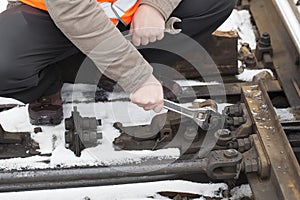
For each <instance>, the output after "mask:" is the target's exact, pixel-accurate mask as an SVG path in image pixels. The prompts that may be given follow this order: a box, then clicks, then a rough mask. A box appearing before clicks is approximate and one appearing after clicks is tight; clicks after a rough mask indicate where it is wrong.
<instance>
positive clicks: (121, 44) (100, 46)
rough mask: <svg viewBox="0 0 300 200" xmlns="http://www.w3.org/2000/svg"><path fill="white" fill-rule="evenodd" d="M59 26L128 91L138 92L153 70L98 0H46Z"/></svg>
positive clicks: (98, 65)
mask: <svg viewBox="0 0 300 200" xmlns="http://www.w3.org/2000/svg"><path fill="white" fill-rule="evenodd" d="M45 3H46V6H47V9H48V12H49V14H50V16H51V18H52V19H53V21H54V23H55V24H56V26H57V27H58V28H59V29H60V30H61V31H62V32H63V33H64V35H65V36H66V37H67V38H68V39H69V40H70V41H71V42H72V43H73V44H74V45H75V46H76V47H77V48H78V49H80V50H81V51H82V52H83V53H84V54H86V55H87V56H89V57H90V58H91V60H92V61H93V62H94V63H95V64H96V65H97V67H98V68H99V70H100V71H101V72H102V73H103V74H105V75H106V76H108V77H109V78H111V79H113V80H116V81H118V84H119V85H120V86H122V87H123V89H124V90H125V91H126V92H128V93H131V92H134V91H135V90H137V89H138V88H139V87H140V86H141V85H142V84H143V83H144V82H145V81H146V80H147V79H148V78H149V76H150V75H151V73H152V67H151V66H150V64H149V63H148V62H146V61H145V60H144V58H143V57H142V55H140V53H139V52H138V51H137V50H136V48H135V47H134V46H133V45H132V44H131V43H130V42H129V41H127V40H126V39H125V38H124V37H123V35H122V34H121V33H120V31H119V30H118V29H117V28H116V27H115V26H114V24H113V23H111V21H110V20H109V18H108V17H107V16H106V14H105V12H104V11H103V10H102V8H101V7H100V6H99V4H98V3H97V1H96V0H84V1H83V0H45Z"/></svg>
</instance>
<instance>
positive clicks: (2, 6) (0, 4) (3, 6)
mask: <svg viewBox="0 0 300 200" xmlns="http://www.w3.org/2000/svg"><path fill="white" fill-rule="evenodd" d="M6 6H7V1H6V0H1V2H0V13H1V12H2V11H4V10H5V9H6Z"/></svg>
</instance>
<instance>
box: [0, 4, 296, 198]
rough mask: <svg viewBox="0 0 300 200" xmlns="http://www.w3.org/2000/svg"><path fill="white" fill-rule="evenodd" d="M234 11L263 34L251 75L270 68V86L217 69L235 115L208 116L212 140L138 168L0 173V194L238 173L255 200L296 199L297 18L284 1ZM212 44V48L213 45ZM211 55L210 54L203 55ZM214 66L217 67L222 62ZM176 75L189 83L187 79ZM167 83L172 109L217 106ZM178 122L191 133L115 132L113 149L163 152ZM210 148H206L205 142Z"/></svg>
mask: <svg viewBox="0 0 300 200" xmlns="http://www.w3.org/2000/svg"><path fill="white" fill-rule="evenodd" d="M237 7H238V8H241V9H248V10H249V11H250V12H251V15H252V20H253V23H254V25H255V27H256V31H257V36H262V35H264V34H263V33H268V34H269V35H270V40H271V46H268V47H264V48H261V49H259V48H257V49H256V51H255V52H253V54H254V55H255V57H256V60H257V65H255V67H254V68H268V69H271V70H272V71H273V73H274V75H275V79H269V78H266V76H263V78H258V79H256V80H253V81H252V82H241V81H239V80H237V79H236V78H235V77H234V75H235V74H237V73H238V70H237V65H235V62H232V63H230V64H228V65H227V66H220V65H219V66H218V67H219V69H221V71H223V72H224V73H223V74H222V78H223V80H224V91H225V93H226V100H227V102H229V103H233V104H236V103H240V104H239V105H242V106H241V107H242V111H241V110H240V111H239V113H238V112H237V111H236V107H235V108H228V110H230V109H232V110H234V111H232V112H233V113H234V114H232V113H231V114H230V111H229V114H228V113H226V112H223V113H222V114H220V115H217V116H214V115H212V116H211V118H210V119H209V123H210V125H211V126H210V127H214V128H215V129H214V128H212V129H211V130H210V131H211V132H212V133H213V134H212V135H213V136H212V137H208V140H206V139H205V138H206V137H203V138H202V135H203V134H204V133H206V134H208V133H209V131H208V132H205V131H203V130H198V129H196V132H197V135H199V137H197V139H195V137H196V136H195V135H193V136H192V141H189V143H188V145H189V147H188V148H187V149H185V151H184V153H182V154H181V158H180V159H179V160H163V161H162V160H156V159H149V160H145V161H143V162H141V163H140V164H139V165H122V166H117V165H116V166H105V167H103V166H94V167H88V166H86V167H85V166H82V167H77V168H76V167H73V168H58V169H40V170H26V169H25V170H12V171H1V172H0V191H1V192H7V191H23V190H38V189H55V188H70V187H81V186H96V185H97V186H98V185H112V184H123V183H135V182H147V181H155V180H170V179H176V178H178V177H188V176H190V175H192V176H199V177H202V176H205V177H206V178H207V179H208V180H214V181H216V180H217V181H228V182H232V180H234V181H236V180H239V178H240V175H241V174H245V175H246V178H247V182H248V183H249V184H250V186H251V189H252V191H253V195H254V198H255V199H258V200H260V199H274V200H277V199H278V200H279V199H300V168H299V158H300V156H299V153H300V135H299V134H300V121H299V119H300V116H299V114H298V112H299V111H298V110H299V106H300V93H299V91H300V86H299V84H300V72H299V68H300V67H299V63H300V61H299V59H300V53H299V52H300V48H299V47H300V39H299V37H300V35H299V34H297V33H299V27H297V26H295V20H296V21H298V25H299V22H300V18H299V12H298V10H297V8H296V5H295V3H294V2H293V1H292V0H287V1H280V0H251V1H248V0H240V1H238V5H237ZM288 13H289V14H288ZM296 25H297V24H296ZM217 37H218V36H217ZM235 39H237V38H235ZM216 41H217V42H218V39H216ZM225 43H226V44H227V45H228V44H231V45H236V40H235V41H234V40H233V39H232V40H229V41H228V40H227V39H226V41H225ZM214 50H216V49H212V50H211V51H212V52H214ZM258 52H260V53H258ZM235 53H236V54H237V53H238V52H235ZM233 55H234V54H233ZM217 56H219V55H217ZM225 56H228V55H225ZM214 58H216V57H214ZM217 59H220V60H221V61H222V56H221V58H217ZM182 66H183V68H184V70H185V69H186V68H185V65H184V64H182V63H181V64H180V66H179V68H178V69H182ZM184 73H186V75H187V76H188V75H189V74H190V75H191V74H192V75H193V76H194V73H193V72H189V71H184ZM212 79H213V78H212ZM170 84H171V86H170V88H176V90H174V91H171V93H175V96H176V98H177V99H176V100H178V101H180V102H190V101H191V100H193V99H194V98H195V96H196V97H197V98H204V99H205V98H213V99H214V100H215V101H216V102H218V101H219V103H222V101H223V98H220V99H219V98H218V95H219V94H218V93H217V92H215V93H214V92H212V91H218V86H214V85H212V86H193V87H186V88H185V87H181V86H178V85H177V84H174V83H172V82H171V83H170ZM178 88H180V89H179V90H178ZM91 96H93V95H91ZM171 96H172V95H171ZM123 100H124V99H123ZM283 102H285V103H283ZM14 106H15V105H2V106H0V109H2V110H6V109H9V108H11V107H14ZM280 106H281V107H284V108H290V109H293V110H295V116H296V119H295V120H292V121H280V120H279V119H278V118H277V117H276V113H275V108H274V107H280ZM297 117H298V118H297ZM178 119H179V122H180V123H187V124H189V125H188V127H192V128H193V125H190V122H189V121H183V122H182V121H180V119H181V118H180V117H179V118H178V116H175V117H174V116H170V119H169V124H168V127H164V128H165V129H163V130H164V131H165V132H164V135H163V136H162V134H161V132H159V133H156V134H155V135H152V136H151V137H149V138H146V139H145V140H138V139H136V138H135V137H129V136H128V134H127V135H126V131H128V129H123V130H122V128H120V127H119V128H120V131H121V133H122V134H123V135H122V134H121V136H120V138H118V140H117V142H116V143H115V145H119V148H120V149H122V148H123V149H125V147H126V148H127V149H130V150H135V149H138V148H140V147H143V148H146V147H147V148H149V149H159V148H165V147H168V145H170V143H172V142H173V141H174V138H177V137H178V136H176V134H175V135H174V133H173V132H176V131H178V130H177V129H178V127H177V126H176V125H177V124H176V123H178ZM242 119H243V120H242ZM244 119H246V120H244ZM214 120H215V121H214ZM218 120H219V121H218ZM222 120H225V122H226V123H227V124H226V123H225V124H226V127H225V125H224V127H223V126H217V127H215V126H214V123H215V124H219V122H222V123H223V121H222ZM226 120H227V121H226ZM216 121H217V122H216ZM228 124H230V125H228ZM143 128H144V129H141V130H142V131H145V130H147V127H143ZM223 129H229V130H230V131H229V133H230V134H229V135H226V134H228V132H226V131H225V132H224V131H223V132H222V134H221V133H220V131H219V132H218V130H223ZM139 130H140V129H139ZM174 130H176V131H174ZM122 131H123V132H122ZM216 133H218V134H216ZM216 135H217V136H218V137H216ZM183 137H185V140H186V139H187V138H190V137H191V135H189V134H188V135H187V131H183ZM166 138H167V139H169V141H168V140H166ZM0 139H1V138H0ZM120 141H122V142H120ZM211 141H213V142H214V143H213V144H212V143H210V142H211ZM133 142H134V143H133ZM164 142H166V143H164ZM204 144H205V146H206V147H207V146H208V147H209V148H210V149H209V148H208V147H207V148H208V150H207V152H205V153H203V152H202V154H201V155H200V153H199V149H200V148H201V147H203V146H204ZM73 145H76V144H73ZM126 145H127V146H126ZM171 145H175V146H176V145H177V146H179V147H180V148H183V147H182V146H183V145H182V143H179V144H178V143H176V142H175V144H173V143H172V144H171ZM180 145H181V146H180ZM191 149H192V150H191ZM190 152H192V153H190ZM195 152H196V153H195ZM200 152H201V151H200ZM297 158H298V161H297ZM45 162H47V159H45Z"/></svg>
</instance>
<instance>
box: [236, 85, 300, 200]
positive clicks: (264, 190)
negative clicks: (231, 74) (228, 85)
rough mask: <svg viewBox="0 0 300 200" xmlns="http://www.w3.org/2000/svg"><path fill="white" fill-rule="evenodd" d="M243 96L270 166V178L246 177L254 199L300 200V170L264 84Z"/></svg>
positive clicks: (245, 91)
mask: <svg viewBox="0 0 300 200" xmlns="http://www.w3.org/2000/svg"><path fill="white" fill-rule="evenodd" d="M242 95H243V99H244V102H245V104H246V107H247V109H248V111H249V113H252V115H251V118H252V121H253V124H254V131H255V132H256V134H257V135H258V138H259V140H260V143H261V144H262V147H263V149H262V150H263V151H264V152H265V153H266V155H267V159H268V162H269V166H270V171H269V176H268V178H265V179H261V178H259V177H258V176H257V175H255V174H247V177H248V181H249V184H250V185H251V188H252V191H253V193H254V196H255V199H257V200H260V199H274V200H276V199H278V200H279V199H300V168H299V164H298V162H297V159H296V157H295V155H294V153H293V151H292V148H291V146H290V144H289V141H288V139H287V137H286V135H285V133H284V131H283V128H282V126H281V124H280V122H279V120H278V118H277V115H276V113H275V111H274V108H273V106H272V103H271V101H270V99H269V97H268V93H267V91H266V88H265V86H264V84H263V82H260V83H259V85H256V86H243V87H242Z"/></svg>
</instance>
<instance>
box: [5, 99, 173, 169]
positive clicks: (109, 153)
mask: <svg viewBox="0 0 300 200" xmlns="http://www.w3.org/2000/svg"><path fill="white" fill-rule="evenodd" d="M73 106H77V107H78V111H79V112H80V113H81V116H83V117H93V116H95V117H96V118H97V119H102V123H103V124H104V125H103V126H100V127H99V129H100V131H102V132H103V139H102V140H101V141H99V145H98V146H96V147H94V148H88V149H85V150H84V151H83V152H82V156H81V157H80V158H78V157H76V156H75V155H74V153H73V152H72V151H70V150H68V149H66V148H65V147H64V130H65V128H64V123H61V124H60V125H58V126H55V127H49V126H41V127H42V129H43V132H41V133H37V134H35V133H33V129H34V126H32V125H31V124H30V123H29V118H28V112H27V106H23V107H16V108H13V109H11V110H8V111H4V112H1V113H0V122H1V124H2V125H3V128H4V129H5V130H7V131H22V132H24V131H27V132H31V134H32V138H33V139H34V140H35V141H37V142H38V143H39V144H40V151H41V153H43V154H47V153H51V152H52V156H50V157H45V156H35V157H34V158H23V159H21V158H19V159H18V158H15V159H7V160H0V168H1V169H16V168H17V169H21V168H24V167H26V168H31V169H33V168H47V167H49V168H52V167H55V166H57V165H60V166H62V167H71V166H75V165H77V166H86V165H89V166H98V165H117V164H124V163H132V162H139V161H141V159H145V158H160V159H162V158H175V159H176V158H178V156H179V150H178V149H165V150H158V151H146V150H145V151H114V148H113V146H112V141H113V140H114V138H115V137H118V136H119V135H120V132H119V131H118V130H117V129H115V128H114V127H113V126H112V125H113V123H114V122H121V123H123V124H124V125H125V126H126V125H127V126H129V125H131V126H132V125H144V124H150V122H151V119H152V117H153V116H155V115H156V114H155V113H154V112H152V111H148V112H145V111H144V110H143V109H141V108H139V107H138V106H136V105H134V104H132V103H130V102H114V103H89V104H65V105H64V113H65V117H70V115H71V110H72V108H73ZM164 112H165V111H164ZM45 160H48V161H49V162H50V163H49V164H47V165H45V163H43V162H42V161H45Z"/></svg>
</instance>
